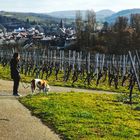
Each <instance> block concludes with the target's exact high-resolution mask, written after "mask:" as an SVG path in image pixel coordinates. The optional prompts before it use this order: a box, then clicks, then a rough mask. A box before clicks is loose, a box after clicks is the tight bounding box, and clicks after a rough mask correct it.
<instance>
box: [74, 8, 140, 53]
mask: <svg viewBox="0 0 140 140" xmlns="http://www.w3.org/2000/svg"><path fill="white" fill-rule="evenodd" d="M75 24H76V36H77V44H76V46H75V47H76V49H78V50H86V51H87V50H88V51H97V52H101V53H114V54H124V53H127V52H128V50H130V51H131V50H134V49H137V50H139V48H140V47H139V44H140V14H131V15H130V17H124V16H119V17H118V18H117V19H116V21H115V22H114V23H111V24H109V23H108V22H104V23H103V26H102V29H101V30H97V28H96V26H97V24H96V14H95V12H94V11H93V10H88V11H87V12H86V16H85V18H84V19H83V17H82V14H81V12H80V11H77V12H76V19H75Z"/></svg>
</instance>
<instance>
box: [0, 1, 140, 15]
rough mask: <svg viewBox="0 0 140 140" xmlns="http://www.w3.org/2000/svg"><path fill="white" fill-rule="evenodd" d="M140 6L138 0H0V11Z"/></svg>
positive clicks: (113, 8)
mask: <svg viewBox="0 0 140 140" xmlns="http://www.w3.org/2000/svg"><path fill="white" fill-rule="evenodd" d="M131 8H140V0H0V11H1V10H4V11H17V12H35V13H47V12H52V11H63V10H87V9H93V10H94V11H99V10H102V9H110V10H113V11H115V12H117V11H119V10H123V9H131Z"/></svg>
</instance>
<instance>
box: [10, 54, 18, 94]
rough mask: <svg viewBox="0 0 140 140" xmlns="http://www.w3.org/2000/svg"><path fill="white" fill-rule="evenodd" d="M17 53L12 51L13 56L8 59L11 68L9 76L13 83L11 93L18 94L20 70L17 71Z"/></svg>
mask: <svg viewBox="0 0 140 140" xmlns="http://www.w3.org/2000/svg"><path fill="white" fill-rule="evenodd" d="M19 59H20V55H19V53H14V55H13V58H12V59H11V61H10V70H11V78H12V79H13V81H14V85H13V95H14V96H20V94H19V93H18V87H19V81H20V72H19V68H20V67H19Z"/></svg>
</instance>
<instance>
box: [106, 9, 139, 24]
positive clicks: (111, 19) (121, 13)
mask: <svg viewBox="0 0 140 140" xmlns="http://www.w3.org/2000/svg"><path fill="white" fill-rule="evenodd" d="M137 13H138V14H140V9H126V10H122V11H119V12H117V13H114V14H112V15H111V16H109V17H106V18H105V20H106V21H107V22H108V23H113V22H115V20H116V18H117V17H119V16H125V17H128V18H130V15H131V14H137Z"/></svg>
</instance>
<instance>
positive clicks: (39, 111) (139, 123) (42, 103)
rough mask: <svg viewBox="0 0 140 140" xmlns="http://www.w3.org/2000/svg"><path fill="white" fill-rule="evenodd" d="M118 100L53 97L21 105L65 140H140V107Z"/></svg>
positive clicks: (74, 95) (41, 96)
mask: <svg viewBox="0 0 140 140" xmlns="http://www.w3.org/2000/svg"><path fill="white" fill-rule="evenodd" d="M116 96H118V95H107V94H89V93H74V92H69V93H50V94H49V95H44V94H38V95H33V96H32V95H29V96H27V97H23V98H20V102H21V103H23V104H24V105H25V106H26V107H27V108H29V109H30V110H31V112H32V114H33V115H35V116H37V117H39V118H41V120H42V121H43V122H44V123H45V124H47V125H48V126H50V127H51V128H53V130H55V132H57V133H59V134H60V135H61V136H63V139H65V140H126V139H128V140H139V138H140V104H137V105H134V104H133V105H132V106H130V105H128V104H123V103H122V102H119V101H118V100H117V98H116ZM139 101H140V100H139Z"/></svg>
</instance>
